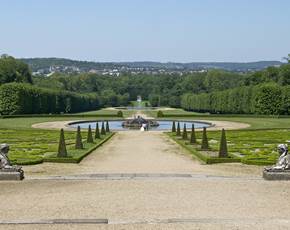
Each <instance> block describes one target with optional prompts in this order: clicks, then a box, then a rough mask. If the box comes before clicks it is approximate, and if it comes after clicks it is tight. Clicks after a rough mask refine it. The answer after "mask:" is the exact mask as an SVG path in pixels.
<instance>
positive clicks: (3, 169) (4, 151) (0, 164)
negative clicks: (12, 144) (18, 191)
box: [0, 144, 24, 180]
mask: <svg viewBox="0 0 290 230" xmlns="http://www.w3.org/2000/svg"><path fill="white" fill-rule="evenodd" d="M8 152H9V145H7V144H1V145H0V173H1V178H0V179H2V177H3V178H4V179H5V178H9V179H10V178H11V177H13V176H11V174H9V173H16V175H15V178H16V179H20V180H22V179H23V178H24V172H23V170H22V168H21V167H19V166H12V165H11V162H10V160H9V158H8ZM5 173H6V175H5Z"/></svg>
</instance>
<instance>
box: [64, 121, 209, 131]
mask: <svg viewBox="0 0 290 230" xmlns="http://www.w3.org/2000/svg"><path fill="white" fill-rule="evenodd" d="M149 121H154V122H156V123H158V125H157V126H154V125H153V126H150V130H153V131H154V130H155V131H168V130H171V128H172V122H173V121H172V120H150V119H149ZM97 122H98V124H99V127H101V123H102V122H101V121H81V122H80V121H78V122H71V123H69V124H68V126H69V127H72V128H77V127H78V126H80V127H81V128H83V129H87V128H88V127H89V125H90V126H91V128H92V129H95V128H96V123H97ZM108 122H109V126H110V129H111V130H115V131H126V130H132V129H133V130H134V129H135V130H136V127H126V126H123V123H124V122H126V120H111V121H108ZM175 122H179V123H180V128H181V129H182V128H183V126H184V124H185V125H186V128H187V129H188V130H190V129H191V126H192V124H194V127H195V129H202V128H203V127H206V128H208V127H212V126H213V125H212V124H211V123H208V122H198V121H176V120H175ZM176 125H177V123H176Z"/></svg>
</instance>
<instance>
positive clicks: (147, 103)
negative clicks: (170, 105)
mask: <svg viewBox="0 0 290 230" xmlns="http://www.w3.org/2000/svg"><path fill="white" fill-rule="evenodd" d="M131 105H132V106H134V107H138V106H140V107H150V106H151V104H150V102H149V101H141V102H138V101H131ZM146 105H147V106H146Z"/></svg>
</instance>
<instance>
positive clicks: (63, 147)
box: [57, 129, 67, 157]
mask: <svg viewBox="0 0 290 230" xmlns="http://www.w3.org/2000/svg"><path fill="white" fill-rule="evenodd" d="M57 157H67V151H66V144H65V139H64V131H63V129H61V130H60V137H59V144H58V152H57Z"/></svg>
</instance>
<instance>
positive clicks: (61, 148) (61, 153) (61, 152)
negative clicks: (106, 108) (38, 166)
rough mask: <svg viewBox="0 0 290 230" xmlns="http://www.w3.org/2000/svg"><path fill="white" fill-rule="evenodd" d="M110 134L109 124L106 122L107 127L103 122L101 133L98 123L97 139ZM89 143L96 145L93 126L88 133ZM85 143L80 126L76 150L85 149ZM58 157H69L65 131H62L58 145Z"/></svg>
mask: <svg viewBox="0 0 290 230" xmlns="http://www.w3.org/2000/svg"><path fill="white" fill-rule="evenodd" d="M109 132H110V127H109V122H108V121H107V122H106V127H105V124H104V122H102V126H101V131H100V130H99V124H98V122H97V123H96V130H95V139H101V136H105V135H106V133H109ZM87 143H94V138H93V133H92V129H91V126H90V125H89V128H88V133H87ZM83 148H84V146H83V141H82V135H81V128H80V126H78V128H77V134H76V141H75V149H83ZM57 157H68V153H67V149H66V143H65V137H64V130H63V129H61V130H60V138H59V145H58V153H57Z"/></svg>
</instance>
